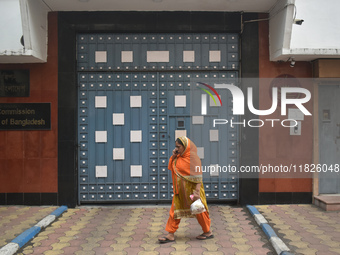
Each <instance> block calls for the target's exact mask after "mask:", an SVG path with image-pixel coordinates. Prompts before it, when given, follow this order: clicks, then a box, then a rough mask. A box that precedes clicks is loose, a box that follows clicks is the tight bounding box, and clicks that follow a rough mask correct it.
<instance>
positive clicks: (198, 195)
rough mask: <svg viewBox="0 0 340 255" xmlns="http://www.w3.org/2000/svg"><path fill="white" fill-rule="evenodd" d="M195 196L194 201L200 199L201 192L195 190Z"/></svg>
mask: <svg viewBox="0 0 340 255" xmlns="http://www.w3.org/2000/svg"><path fill="white" fill-rule="evenodd" d="M193 195H194V197H193V199H192V200H193V201H196V200H198V199H200V192H199V191H197V190H194V192H193Z"/></svg>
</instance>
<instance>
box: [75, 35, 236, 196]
mask: <svg viewBox="0 0 340 255" xmlns="http://www.w3.org/2000/svg"><path fill="white" fill-rule="evenodd" d="M144 37H145V38H144ZM155 38H158V39H157V40H158V41H157V43H155V40H156V39H155ZM185 38H186V39H185ZM112 40H113V41H112ZM151 42H152V43H151ZM212 42H214V43H212ZM77 47H78V56H77V58H78V70H79V74H78V84H79V103H78V105H79V107H78V109H79V120H78V123H79V124H78V140H79V151H78V153H79V159H78V172H79V187H78V188H79V202H80V203H82V202H110V201H132V200H151V201H160V200H170V199H171V196H172V181H171V175H170V174H169V171H168V169H167V165H168V158H169V156H170V155H171V152H172V149H173V148H174V140H175V137H176V136H178V135H183V134H186V135H188V136H189V137H191V135H192V138H193V140H194V142H195V143H196V145H197V146H198V147H199V148H200V151H201V155H200V156H201V159H202V164H203V165H211V164H215V163H217V162H218V163H221V164H235V165H237V164H238V147H237V145H238V131H237V129H231V128H226V127H223V128H222V127H221V128H220V129H221V130H219V128H218V129H215V130H212V131H211V129H212V128H211V127H210V126H209V125H208V123H209V118H210V119H211V118H213V116H214V114H213V112H212V114H210V116H206V117H205V118H206V121H205V124H198V125H196V124H195V123H194V121H193V116H192V111H191V110H192V109H191V107H193V106H195V104H192V100H191V98H190V97H191V90H192V86H193V79H216V77H217V78H218V79H220V80H223V81H225V80H232V81H233V82H235V81H236V79H237V75H238V74H237V73H238V72H237V68H238V49H237V47H238V38H237V36H235V35H228V34H216V35H202V34H195V35H193V34H190V35H179V34H173V35H169V34H164V35H162V34H157V35H141V34H138V35H131V34H128V35H124V34H122V35H117V34H111V35H108V34H105V35H101V34H94V35H88V34H82V35H79V36H78V45H77ZM162 61H163V62H162ZM234 62H235V63H234ZM150 69H151V70H150ZM193 69H196V70H200V71H195V72H192V71H191V70H193ZM211 69H214V71H211ZM221 69H225V71H221ZM110 70H111V71H110ZM117 70H124V71H117ZM141 70H143V71H141ZM144 70H149V71H144ZM163 70H164V71H166V72H163ZM185 70H186V71H185ZM203 70H204V71H203ZM104 71H105V72H104ZM223 93H225V94H223ZM221 96H222V98H223V101H224V103H225V105H228V104H230V103H231V97H230V95H229V94H228V93H226V92H221ZM226 109H227V108H226ZM211 110H212V111H214V109H211ZM225 111H226V112H225V113H224V114H226V117H228V118H229V117H231V116H230V114H231V113H230V112H228V110H225ZM193 123H194V124H193ZM197 128H198V129H202V130H203V131H204V132H205V133H211V132H212V133H213V134H214V135H213V136H216V134H217V136H218V137H219V139H220V142H217V141H216V140H214V139H216V137H215V138H212V140H211V138H209V137H208V136H207V137H199V136H198V137H195V135H194V134H195V132H196V131H195V130H196V129H197ZM196 134H198V133H197V132H196ZM202 151H203V152H204V153H203V154H202ZM204 183H205V188H206V191H207V197H208V198H215V199H227V200H235V199H237V198H238V179H237V175H236V174H235V175H233V174H225V173H221V174H220V175H219V176H217V175H211V174H210V173H204Z"/></svg>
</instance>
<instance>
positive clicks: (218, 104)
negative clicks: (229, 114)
mask: <svg viewBox="0 0 340 255" xmlns="http://www.w3.org/2000/svg"><path fill="white" fill-rule="evenodd" d="M219 96H220V95H219ZM213 97H214V99H215V102H216V104H215V102H214V99H212V98H211V97H209V106H211V107H214V106H221V102H220V100H219V99H218V97H217V96H216V95H213ZM220 98H221V96H220ZM221 101H222V99H221Z"/></svg>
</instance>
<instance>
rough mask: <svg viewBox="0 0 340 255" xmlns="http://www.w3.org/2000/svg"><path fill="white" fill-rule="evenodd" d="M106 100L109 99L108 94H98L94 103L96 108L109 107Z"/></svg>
mask: <svg viewBox="0 0 340 255" xmlns="http://www.w3.org/2000/svg"><path fill="white" fill-rule="evenodd" d="M106 101H107V99H106V96H96V97H95V104H94V105H95V107H96V108H106V107H107V103H106Z"/></svg>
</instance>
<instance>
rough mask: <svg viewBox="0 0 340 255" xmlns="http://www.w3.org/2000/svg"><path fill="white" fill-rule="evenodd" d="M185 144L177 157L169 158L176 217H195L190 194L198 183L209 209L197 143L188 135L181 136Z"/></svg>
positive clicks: (202, 199) (205, 204)
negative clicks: (192, 211)
mask: <svg viewBox="0 0 340 255" xmlns="http://www.w3.org/2000/svg"><path fill="white" fill-rule="evenodd" d="M179 139H180V140H181V141H182V143H183V145H184V152H183V153H182V154H181V155H178V156H177V157H176V158H175V159H173V158H172V157H171V158H170V160H169V166H168V168H169V170H171V172H172V181H173V192H174V197H173V206H174V218H175V219H180V218H184V217H195V215H194V214H192V213H191V211H190V205H191V204H192V202H193V201H192V200H191V199H190V195H191V194H193V191H194V190H195V189H196V185H197V184H201V187H200V198H201V201H202V203H203V205H204V206H205V209H206V210H207V212H209V211H208V205H207V200H206V197H205V191H204V186H203V183H202V172H201V160H200V158H199V157H198V155H197V147H196V145H195V144H194V143H193V142H192V141H191V140H190V139H189V138H187V137H185V136H182V137H179Z"/></svg>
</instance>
